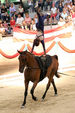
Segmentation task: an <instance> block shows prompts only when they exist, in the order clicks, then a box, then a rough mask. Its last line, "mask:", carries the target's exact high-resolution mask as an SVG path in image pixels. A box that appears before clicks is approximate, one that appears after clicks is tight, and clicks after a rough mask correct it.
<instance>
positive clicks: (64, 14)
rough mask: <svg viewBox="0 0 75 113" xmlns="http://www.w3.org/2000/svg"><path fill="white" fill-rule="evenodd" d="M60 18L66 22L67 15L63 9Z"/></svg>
mask: <svg viewBox="0 0 75 113" xmlns="http://www.w3.org/2000/svg"><path fill="white" fill-rule="evenodd" d="M61 17H62V18H63V19H64V20H65V21H66V19H67V17H68V14H67V13H66V11H65V9H63V12H62V14H61Z"/></svg>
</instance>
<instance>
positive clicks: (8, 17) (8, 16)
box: [5, 12, 10, 23]
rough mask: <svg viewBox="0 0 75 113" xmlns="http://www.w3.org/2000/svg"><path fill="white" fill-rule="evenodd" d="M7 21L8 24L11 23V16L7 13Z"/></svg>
mask: <svg viewBox="0 0 75 113" xmlns="http://www.w3.org/2000/svg"><path fill="white" fill-rule="evenodd" d="M5 20H6V22H7V23H10V15H9V14H8V13H7V12H6V17H5Z"/></svg>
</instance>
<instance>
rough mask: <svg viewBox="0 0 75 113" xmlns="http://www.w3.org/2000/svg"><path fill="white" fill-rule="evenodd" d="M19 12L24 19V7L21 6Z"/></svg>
mask: <svg viewBox="0 0 75 113" xmlns="http://www.w3.org/2000/svg"><path fill="white" fill-rule="evenodd" d="M18 12H19V13H20V14H21V16H22V17H23V12H24V9H23V7H22V5H20V6H19V9H18Z"/></svg>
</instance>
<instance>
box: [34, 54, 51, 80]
mask: <svg viewBox="0 0 75 113" xmlns="http://www.w3.org/2000/svg"><path fill="white" fill-rule="evenodd" d="M35 59H36V61H37V62H38V64H39V67H40V69H41V73H40V79H39V81H41V80H43V79H44V78H45V75H46V73H47V69H48V67H49V66H50V65H51V63H52V58H51V56H50V55H46V56H40V57H39V56H35Z"/></svg>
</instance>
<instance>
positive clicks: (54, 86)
mask: <svg viewBox="0 0 75 113" xmlns="http://www.w3.org/2000/svg"><path fill="white" fill-rule="evenodd" d="M52 85H53V88H54V92H55V95H57V88H56V85H55V82H54V79H52Z"/></svg>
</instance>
